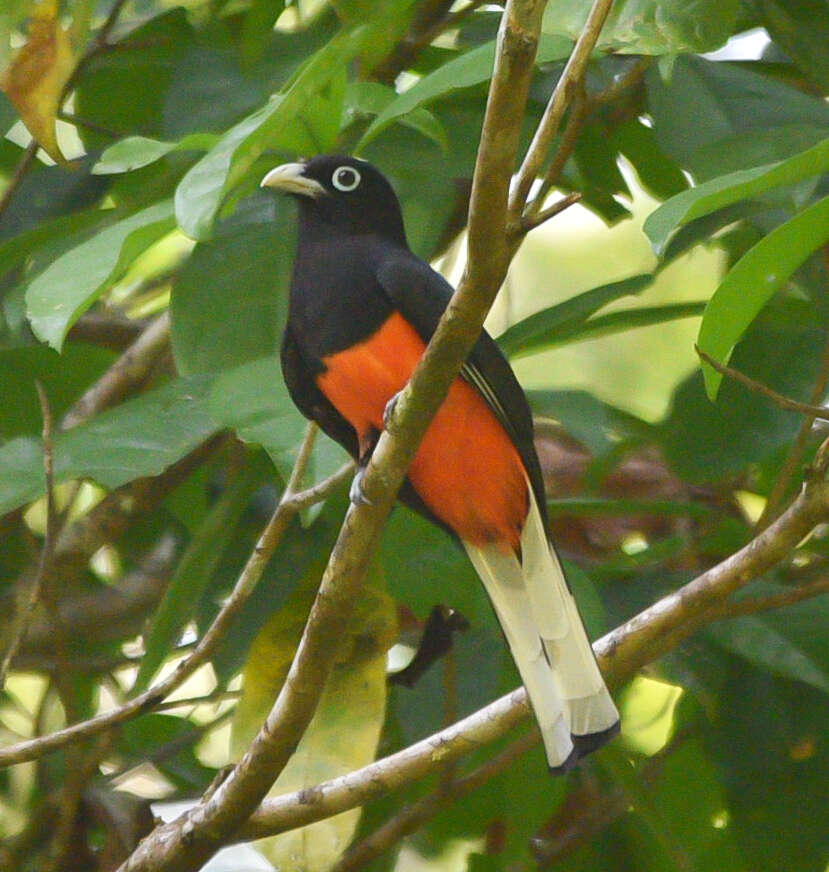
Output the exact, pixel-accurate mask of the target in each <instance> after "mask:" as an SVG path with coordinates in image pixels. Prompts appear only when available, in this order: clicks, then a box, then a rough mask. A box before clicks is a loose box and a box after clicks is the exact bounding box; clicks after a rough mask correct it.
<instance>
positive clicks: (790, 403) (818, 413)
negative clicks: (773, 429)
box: [694, 345, 829, 421]
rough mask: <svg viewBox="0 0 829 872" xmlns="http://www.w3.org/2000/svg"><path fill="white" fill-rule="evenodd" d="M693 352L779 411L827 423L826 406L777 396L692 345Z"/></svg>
mask: <svg viewBox="0 0 829 872" xmlns="http://www.w3.org/2000/svg"><path fill="white" fill-rule="evenodd" d="M694 351H696V353H697V354H698V355H699V356H700V357H701V358H702V359H703V360H704V361H705V362H706V363H707V364H708V365H709V366H710V367H711V368H712V369H715V370H716V371H717V372H718V373H719V374H720V375H724V376H725V377H726V378H730V379H732V380H733V381H735V382H739V383H740V384H741V385H744V386H745V387H747V388H748V389H749V390H750V391H753V392H754V393H755V394H760V395H761V396H763V397H765V398H766V399H768V400H771V401H772V402H773V403H774V404H775V405H776V406H779V407H780V408H781V409H786V410H787V411H789V412H800V414H801V415H808V416H809V417H810V418H817V419H819V420H821V421H829V409H827V408H826V406H814V405H811V404H810V403H801V402H800V401H798V400H792V399H790V398H789V397H786V396H784V395H783V394H778V393H777V391H775V390H774V389H772V388H770V387H769V386H768V385H764V384H763V383H762V382H758V381H755V380H754V379H753V378H751V377H750V376H747V375H746V374H745V373H742V372H740V371H739V370H738V369H734V368H733V367H730V366H726V365H725V364H724V363H720V362H719V361H718V360H715V359H714V358H713V357H711V355H710V354H706V352H704V351H703V350H702V349H701V348H700V347H699V346H698V345H694Z"/></svg>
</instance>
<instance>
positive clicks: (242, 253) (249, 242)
mask: <svg viewBox="0 0 829 872" xmlns="http://www.w3.org/2000/svg"><path fill="white" fill-rule="evenodd" d="M295 224H296V220H295V218H294V211H293V208H292V206H291V204H290V203H289V202H288V199H287V198H286V197H273V196H271V195H269V194H267V193H264V192H263V193H257V194H256V195H255V196H253V197H250V198H248V199H246V200H245V201H243V203H242V204H241V205H240V207H239V209H238V210H237V212H236V213H235V214H234V215H233V216H232V217H231V218H230V219H228V220H227V221H224V222H222V223H221V224H219V225H218V228H217V231H216V235H215V238H214V239H213V240H211V241H210V242H203V243H199V244H198V245H197V246H196V247H195V248H194V249H193V253H192V254H191V256H190V259H189V260H188V261H187V262H186V263H185V264H184V266H183V267H182V269H181V272H180V273H179V275H178V278H177V279H176V281H175V284H174V286H173V296H172V303H171V313H172V319H173V326H172V342H173V352H174V353H175V357H176V363H177V365H178V367H179V370H180V371H181V372H182V373H184V374H191V373H200V372H217V371H220V370H222V369H227V368H229V367H232V366H236V365H238V364H241V363H244V362H245V361H248V360H253V359H255V358H258V357H262V356H263V355H266V354H272V355H276V354H277V350H278V348H279V337H280V335H281V333H282V325H283V324H284V322H285V318H286V316H287V294H288V282H289V280H290V269H291V263H292V260H293V249H294V238H295Z"/></svg>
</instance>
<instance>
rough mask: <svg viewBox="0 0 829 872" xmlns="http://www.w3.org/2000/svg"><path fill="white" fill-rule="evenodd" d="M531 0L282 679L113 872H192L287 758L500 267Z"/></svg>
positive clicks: (532, 40) (532, 18) (521, 11)
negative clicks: (390, 405) (433, 313)
mask: <svg viewBox="0 0 829 872" xmlns="http://www.w3.org/2000/svg"><path fill="white" fill-rule="evenodd" d="M542 10H543V2H542V0H510V2H508V3H507V7H506V9H505V11H504V15H503V18H502V23H501V28H500V31H499V39H498V49H497V52H496V60H495V69H494V71H493V77H492V84H491V87H490V92H489V99H488V101H487V109H486V114H485V118H484V127H483V132H482V135H481V143H480V148H479V151H478V159H477V163H476V167H475V178H474V182H473V190H472V197H471V200H470V220H469V254H470V257H469V263H468V265H467V270H466V272H465V274H464V277H463V279H462V280H461V283H460V286H459V288H458V290H457V292H456V293H455V294H454V296H453V297H452V300H451V301H450V303H449V306H448V308H447V310H446V312H445V313H444V315H443V317H442V318H441V321H440V323H439V325H438V328H437V330H436V331H435V335H434V336H433V338H432V340H431V342H430V343H429V345H428V347H427V349H426V351H425V353H424V355H423V358H422V359H421V361H420V363H419V364H418V366H417V368H416V369H415V372H414V374H413V375H412V378H411V381H410V382H409V384H408V385H407V387H406V388H405V389H404V390H403V391H402V392H401V395H400V397H399V399H398V401H397V404H396V406H395V410H394V413H393V414H392V416H391V421H390V422H389V425H388V427H387V429H386V430H384V432H383V433H382V435H381V437H380V440H379V442H378V444H377V447H376V448H375V450H374V453H373V456H372V459H371V461H370V462H369V464H368V467H367V468H366V471H365V477H364V479H363V486H364V489H365V491H366V493H367V495H368V497H369V499H370V500H371V504H368V505H359V506H356V505H352V506H351V507H350V508H349V510H348V512H347V514H346V517H345V520H344V522H343V526H342V529H341V531H340V535H339V537H338V539H337V543H336V544H335V546H334V550H333V551H332V554H331V558H330V560H329V563H328V567H327V568H326V570H325V573H324V575H323V578H322V582H321V584H320V588H319V592H318V594H317V598H316V600H315V602H314V606H313V608H312V610H311V614H310V615H309V618H308V623H307V624H306V627H305V631H304V633H303V637H302V640H301V641H300V644H299V648H298V650H297V653H296V656H295V658H294V662H293V664H292V665H291V668H290V670H289V673H288V676H287V678H286V680H285V683H284V685H283V687H282V689H281V691H280V693H279V696H278V698H277V700H276V702H275V703H274V706H273V708H272V709H271V711H270V713H269V715H268V717H267V718H266V720H265V724H264V726H263V727H262V729H261V730H260V732H259V734H258V735H257V736H256V738H255V739H254V740H253V742H252V744H251V746H250V747H249V749H248V751H247V752H246V753H245V755H244V756H243V757H242V759H241V761H240V762H239V763H238V764H237V766H236V767H235V768H234V769H233V771H232V772H231V773H230V775H229V776H228V778H227V779H226V780H225V781H224V782H223V783H222V784H221V785H220V786H219V787H218V788H217V789H216V791H215V792H214V793H213V794H212V796H211V797H210V798H209V799H207V800H205V801H204V802H202V803H201V804H200V805H198V806H196V807H195V808H193V809H191V810H190V811H189V812H187V813H185V814H184V815H182V816H181V817H180V818H178V819H177V820H175V821H173V822H171V823H170V824H167V825H165V826H162V827H159V828H157V829H156V830H155V831H154V832H153V833H151V834H150V835H149V836H148V837H147V838H146V839H145V840H144V841H143V842H142V843H141V845H139V847H138V848H137V849H136V851H135V852H134V853H133V855H132V857H131V858H130V859H129V860H128V861H127V862H126V863H125V864H124V865H123V866H122V870H123V872H127V870H130V872H136V870H150V869H152V870H153V872H172V870H177V872H184V870H194V869H198V868H199V867H200V866H201V865H202V864H203V863H204V862H205V861H206V860H207V859H208V858H209V857H210V856H212V854H213V853H214V852H215V851H216V850H217V848H218V847H220V846H221V845H222V844H223V843H224V842H226V841H227V839H228V838H229V837H230V835H231V834H232V833H233V832H234V831H235V830H236V829H237V828H238V827H239V826H240V825H241V824H242V823H243V822H244V821H245V820H246V819H247V818H248V816H249V815H250V814H251V813H252V812H253V811H254V809H255V808H256V807H257V806H258V804H259V802H260V801H261V799H262V797H263V796H264V795H265V794H266V793H267V791H268V789H269V788H270V786H271V785H272V784H273V782H274V780H275V779H276V777H277V776H278V774H279V772H280V771H281V770H282V768H283V767H284V766H285V764H286V763H287V761H288V759H289V758H290V756H291V754H292V752H293V750H294V748H295V747H296V745H297V743H298V742H299V740H300V738H301V736H302V734H303V732H304V731H305V728H306V727H307V725H308V723H309V722H310V720H311V717H312V716H313V713H314V710H315V708H316V705H317V702H318V700H319V696H320V694H321V692H322V687H323V685H324V683H325V679H326V677H327V675H328V673H329V671H330V668H331V664H332V662H333V654H334V653H335V651H336V643H337V640H339V639H340V638H342V637H343V636H344V633H345V629H346V626H347V622H348V620H349V618H350V616H351V613H352V610H353V607H354V602H355V600H356V598H357V596H358V594H359V591H360V587H361V584H362V580H363V577H364V575H365V572H366V569H367V566H368V563H369V561H370V559H371V555H372V553H373V550H374V546H375V544H376V541H377V539H378V535H379V531H380V529H381V527H382V524H383V522H384V521H385V519H386V516H387V515H388V513H389V510H390V508H391V505H392V502H393V500H394V497H395V495H396V493H397V489H398V488H399V487H400V484H401V482H402V480H403V477H404V476H405V473H406V470H407V468H408V466H409V463H410V462H411V459H412V457H413V456H414V453H415V451H416V449H417V445H418V444H419V442H420V440H421V438H422V437H423V434H424V433H425V431H426V428H427V427H428V425H429V423H430V421H431V419H432V418H433V416H434V414H435V412H436V411H437V409H438V407H439V406H440V404H441V403H442V402H443V400H444V398H445V396H446V393H447V392H448V389H449V385H450V384H451V382H452V381H453V379H454V378H455V377H456V376H457V374H458V372H459V371H460V367H461V364H462V363H463V361H464V360H465V359H466V357H467V356H468V354H469V352H470V350H471V349H472V346H473V345H474V343H475V341H476V340H477V338H478V336H479V334H480V331H481V327H482V325H483V321H484V318H485V316H486V313H487V312H488V310H489V307H490V306H491V304H492V302H493V300H494V299H495V295H496V293H497V291H498V287H499V286H500V284H501V281H502V280H503V278H504V275H505V274H506V269H507V266H508V264H509V255H510V252H509V247H508V245H507V242H506V233H505V228H506V205H507V196H508V189H509V179H510V175H511V172H512V167H513V164H514V161H515V156H516V152H517V149H518V137H519V132H520V127H521V120H522V118H523V115H524V106H525V102H526V96H527V91H528V89H529V83H530V78H531V75H532V70H533V63H534V61H535V53H536V49H537V45H538V36H539V32H540V27H541V13H542Z"/></svg>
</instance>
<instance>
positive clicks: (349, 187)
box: [331, 167, 360, 194]
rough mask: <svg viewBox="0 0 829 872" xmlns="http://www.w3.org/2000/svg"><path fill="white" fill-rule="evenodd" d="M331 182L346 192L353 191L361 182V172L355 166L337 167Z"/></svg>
mask: <svg viewBox="0 0 829 872" xmlns="http://www.w3.org/2000/svg"><path fill="white" fill-rule="evenodd" d="M331 184H332V185H333V186H334V187H335V188H336V189H337V190H338V191H343V192H345V193H346V194H347V193H348V192H349V191H353V190H354V189H355V188H356V187H357V185H359V184H360V174H359V173H358V172H357V170H355V169H354V167H337V169H335V170H334V174H333V175H332V176H331Z"/></svg>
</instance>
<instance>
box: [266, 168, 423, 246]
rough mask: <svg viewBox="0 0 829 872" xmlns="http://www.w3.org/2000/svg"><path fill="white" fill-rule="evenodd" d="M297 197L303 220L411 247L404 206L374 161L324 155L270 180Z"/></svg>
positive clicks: (280, 171) (268, 181) (277, 170)
mask: <svg viewBox="0 0 829 872" xmlns="http://www.w3.org/2000/svg"><path fill="white" fill-rule="evenodd" d="M262 187H263V188H276V189H278V190H282V191H285V192H287V193H289V194H292V195H293V196H295V197H297V199H298V200H299V202H300V216H301V217H300V220H301V221H304V222H310V223H311V224H312V225H321V227H320V229H322V228H334V229H336V230H338V231H342V232H345V233H347V234H355V235H360V234H365V233H374V234H377V235H378V236H383V237H386V238H389V239H393V240H394V241H395V242H399V243H401V244H402V245H405V244H406V233H405V230H404V229H403V216H402V214H401V212H400V203H399V202H398V200H397V196H396V195H395V193H394V190H393V188H392V186H391V185H390V184H389V182H388V179H386V177H385V176H384V175H383V174H382V173H381V172H380V171H379V170H378V169H376V168H375V167H373V166H372V165H371V164H370V163H368V162H367V161H364V160H359V159H358V158H354V157H348V156H346V155H341V154H323V155H318V156H317V157H312V158H311V159H310V160H307V161H303V162H301V163H289V164H282V166H278V167H275V168H274V169H272V170H271V171H270V172H269V173H268V174H267V175H266V176H265V178H264V179H262Z"/></svg>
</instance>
